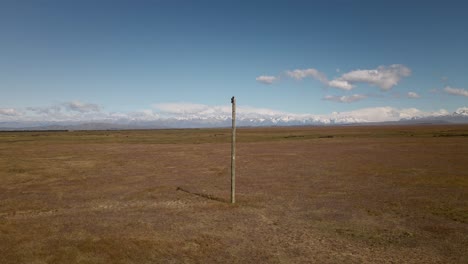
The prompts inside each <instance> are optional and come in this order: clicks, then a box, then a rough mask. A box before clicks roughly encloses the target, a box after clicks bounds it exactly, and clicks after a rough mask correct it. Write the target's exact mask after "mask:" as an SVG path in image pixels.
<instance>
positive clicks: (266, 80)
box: [255, 75, 279, 84]
mask: <svg viewBox="0 0 468 264" xmlns="http://www.w3.org/2000/svg"><path fill="white" fill-rule="evenodd" d="M278 79H279V78H278V77H276V76H267V75H261V76H258V77H257V78H256V79H255V80H256V81H257V82H260V83H263V84H272V83H274V82H276V81H277V80H278Z"/></svg>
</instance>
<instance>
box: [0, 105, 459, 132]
mask: <svg viewBox="0 0 468 264" xmlns="http://www.w3.org/2000/svg"><path fill="white" fill-rule="evenodd" d="M348 124H367V125H371V124H372V125H388V124H468V109H467V108H462V109H458V110H457V111H455V112H453V113H451V114H447V115H438V116H425V117H412V118H410V119H400V120H397V121H389V122H361V121H360V120H359V119H355V118H352V117H350V118H341V119H333V118H329V119H320V118H315V117H310V116H305V117H298V116H292V117H289V116H278V117H275V116H267V117H261V118H260V117H259V118H251V117H250V118H243V117H238V119H237V125H238V126H246V127H250V126H252V127H255V126H301V125H348ZM229 126H231V119H230V116H225V115H221V116H219V117H209V118H201V117H194V116H192V117H184V118H182V117H178V118H165V119H163V118H161V119H157V120H151V121H147V120H127V119H120V120H100V121H93V122H85V121H55V122H51V121H10V122H0V130H2V131H12V130H125V129H163V128H208V127H229Z"/></svg>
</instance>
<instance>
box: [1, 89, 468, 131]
mask: <svg viewBox="0 0 468 264" xmlns="http://www.w3.org/2000/svg"><path fill="white" fill-rule="evenodd" d="M365 97H366V96H365V95H359V94H355V95H350V96H327V97H325V98H324V99H325V100H332V101H337V102H342V103H349V102H353V101H357V100H361V99H364V98H365ZM466 109H467V108H466V107H462V108H459V110H457V111H459V112H460V113H462V112H463V114H464V115H467V113H468V111H466ZM448 114H450V113H449V112H448V111H446V110H444V109H442V110H439V111H435V112H425V111H421V110H419V109H417V108H403V109H400V108H393V107H373V108H364V109H357V110H353V111H347V112H333V113H330V114H321V115H316V114H310V113H309V114H297V113H290V112H284V111H278V110H274V109H269V108H258V107H252V106H243V105H239V106H238V109H237V118H238V121H239V124H241V125H242V124H243V125H274V124H281V125H303V124H317V123H319V124H331V123H337V124H342V123H356V122H360V123H365V122H383V121H398V120H400V119H411V118H420V117H429V116H443V115H448ZM230 118H231V105H230V104H225V105H215V106H211V105H205V104H194V103H161V104H155V105H154V106H153V109H146V110H140V111H135V112H130V113H119V112H117V113H115V112H105V111H99V112H96V111H91V112H84V113H82V112H79V111H75V110H70V109H69V108H67V107H65V105H64V104H59V105H55V106H50V107H42V108H37V107H30V108H28V109H26V108H25V109H23V110H21V109H11V108H0V121H19V122H20V121H35V122H43V121H44V122H110V123H116V124H129V123H131V122H133V121H149V122H156V123H155V124H159V123H157V122H158V121H161V122H165V121H168V122H169V124H173V125H176V126H177V125H178V124H187V123H183V122H182V121H194V122H195V123H193V124H195V125H194V126H196V124H202V125H203V124H204V126H226V125H229V122H230ZM179 121H180V122H182V123H178V122H179ZM196 122H201V123H196ZM170 126H171V125H170ZM182 126H183V125H182Z"/></svg>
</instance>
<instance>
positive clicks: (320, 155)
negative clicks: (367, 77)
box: [0, 125, 468, 263]
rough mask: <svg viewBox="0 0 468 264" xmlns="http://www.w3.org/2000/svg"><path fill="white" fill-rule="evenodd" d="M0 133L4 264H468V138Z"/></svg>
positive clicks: (360, 129) (449, 133)
mask: <svg viewBox="0 0 468 264" xmlns="http://www.w3.org/2000/svg"><path fill="white" fill-rule="evenodd" d="M237 154H238V155H237V203H236V204H235V205H231V204H229V203H228V201H229V194H230V193H229V191H230V130H228V129H203V130H197V129H193V130H157V131H91V132H90V131H88V132H2V133H0V262H1V263H212V262H220V263H401V262H404V263H468V250H467V249H468V126H428V125H427V126H386V127H373V126H369V127H364V126H355V127H308V128H298V127H293V128H255V129H250V128H244V129H242V128H241V129H238V145H237Z"/></svg>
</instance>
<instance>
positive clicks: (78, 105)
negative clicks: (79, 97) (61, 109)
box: [64, 101, 100, 113]
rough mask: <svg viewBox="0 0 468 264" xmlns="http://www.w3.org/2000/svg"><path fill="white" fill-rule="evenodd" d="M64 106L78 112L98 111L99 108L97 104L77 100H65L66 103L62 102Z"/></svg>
mask: <svg viewBox="0 0 468 264" xmlns="http://www.w3.org/2000/svg"><path fill="white" fill-rule="evenodd" d="M64 106H65V107H66V108H68V109H69V110H71V111H76V112H80V113H87V112H99V111H100V108H99V106H98V105H97V104H90V103H82V102H79V101H73V102H67V103H64Z"/></svg>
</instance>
